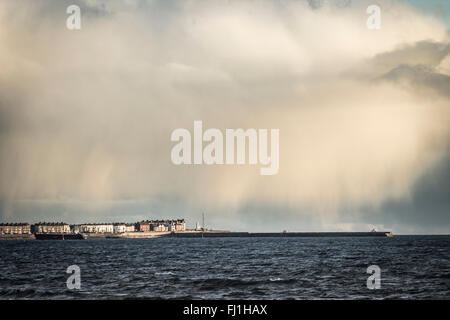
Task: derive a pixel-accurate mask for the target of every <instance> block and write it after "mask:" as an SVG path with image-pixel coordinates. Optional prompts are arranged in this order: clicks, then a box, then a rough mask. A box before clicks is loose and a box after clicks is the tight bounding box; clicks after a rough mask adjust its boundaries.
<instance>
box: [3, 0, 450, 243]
mask: <svg viewBox="0 0 450 320" xmlns="http://www.w3.org/2000/svg"><path fill="white" fill-rule="evenodd" d="M374 3H376V4H377V5H379V6H380V8H381V20H380V23H381V24H380V26H381V28H380V29H376V30H373V29H369V28H368V27H367V24H366V22H367V19H368V17H369V15H368V14H367V13H366V9H367V7H368V6H369V5H371V4H374ZM71 4H76V5H78V6H79V7H80V8H81V30H69V29H67V28H66V19H67V18H68V16H69V15H68V14H67V13H66V8H67V7H68V6H69V5H71ZM436 8H437V9H436ZM448 10H449V5H448V3H447V2H446V1H442V2H440V1H423V2H422V1H416V0H414V1H396V0H385V1H350V0H329V1H325V0H322V1H320V0H298V1H293V0H284V1H282V0H279V1H268V0H260V1H258V0H247V1H245V0H244V1H231V0H230V1H194V0H192V1H176V0H172V1H138V0H128V1H118V0H117V1H115V0H113V1H101V0H84V1H75V0H71V1H58V2H55V1H50V0H40V1H20V2H18V1H13V0H5V1H2V2H1V3H0V44H1V49H0V65H1V66H2V67H1V68H0V221H3V222H25V221H27V222H31V223H34V222H38V221H65V222H68V223H81V222H104V221H105V222H112V221H125V222H134V221H139V220H142V219H151V218H155V219H163V218H185V219H186V221H187V226H188V227H193V226H194V225H195V223H196V222H197V221H201V218H202V212H204V213H205V220H206V221H205V224H206V227H207V228H214V229H226V230H235V231H282V230H287V231H369V230H371V229H372V228H376V229H378V230H389V231H393V232H394V234H449V233H450V144H449V142H450V126H449V124H450V109H449V108H450V105H449V102H450V100H449V99H450V42H449V29H450V22H449V15H448V12H449V11H448ZM195 120H201V121H202V122H203V127H204V129H206V128H218V129H219V130H221V131H222V132H225V130H226V129H229V128H231V129H235V128H244V129H248V128H256V129H279V132H280V137H279V142H280V149H279V172H278V174H276V175H272V176H261V175H260V174H259V168H260V166H259V165H257V166H255V165H249V164H247V165H211V166H208V165H179V166H177V165H174V164H173V163H172V162H171V158H170V155H171V149H172V147H173V146H174V142H172V141H171V139H170V137H171V133H172V132H173V130H175V129H177V128H186V129H188V130H190V131H191V132H192V131H193V124H194V121H195Z"/></svg>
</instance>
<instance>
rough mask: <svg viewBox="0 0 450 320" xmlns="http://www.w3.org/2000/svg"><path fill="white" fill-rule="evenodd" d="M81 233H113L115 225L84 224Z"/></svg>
mask: <svg viewBox="0 0 450 320" xmlns="http://www.w3.org/2000/svg"><path fill="white" fill-rule="evenodd" d="M80 232H83V233H113V232H114V225H113V224H102V223H94V224H82V225H81V226H80Z"/></svg>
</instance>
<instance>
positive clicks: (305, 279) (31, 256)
mask: <svg viewBox="0 0 450 320" xmlns="http://www.w3.org/2000/svg"><path fill="white" fill-rule="evenodd" d="M449 262H450V236H396V237H393V238H206V239H167V238H165V239H115V240H113V239H105V240H86V241H0V272H1V273H0V299H16V298H22V299H23V298H27V299H73V298H76V299H78V298H82V299H102V298H110V299H111V298H112V299H123V298H178V299H330V298H331V299H335V298H338V299H372V298H376V299H381V298H389V299H411V298H412V299H432V298H433V299H450V265H449ZM74 264H76V265H78V266H79V267H80V268H81V290H78V291H77V290H75V291H71V290H68V289H67V287H66V280H67V278H68V277H69V276H70V275H69V274H66V269H67V267H68V266H69V265H74ZM374 264H375V265H378V266H379V267H380V268H381V277H382V279H381V289H379V290H369V289H367V286H366V281H367V277H368V276H369V275H368V274H367V273H366V269H367V267H368V266H369V265H374Z"/></svg>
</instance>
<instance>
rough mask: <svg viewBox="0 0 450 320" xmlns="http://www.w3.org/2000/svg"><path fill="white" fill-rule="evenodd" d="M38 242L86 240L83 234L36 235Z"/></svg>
mask: <svg viewBox="0 0 450 320" xmlns="http://www.w3.org/2000/svg"><path fill="white" fill-rule="evenodd" d="M34 236H35V237H36V240H85V239H86V238H87V236H86V235H84V234H82V233H35V234H34Z"/></svg>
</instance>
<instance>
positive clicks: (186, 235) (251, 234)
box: [165, 231, 392, 238]
mask: <svg viewBox="0 0 450 320" xmlns="http://www.w3.org/2000/svg"><path fill="white" fill-rule="evenodd" d="M165 236H170V237H177V238H201V237H205V238H217V237H245V238H252V237H254V238H256V237H265V238H268V237H272V238H282V237H286V238H288V237H392V232H388V231H379V232H374V231H372V232H214V231H210V232H209V231H207V232H173V233H171V234H168V235H165Z"/></svg>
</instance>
